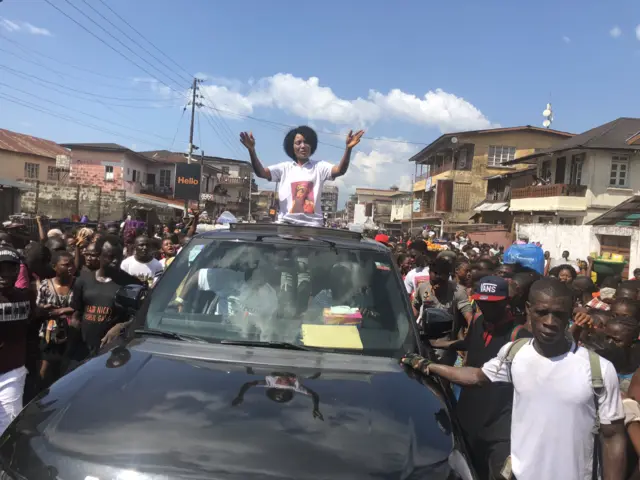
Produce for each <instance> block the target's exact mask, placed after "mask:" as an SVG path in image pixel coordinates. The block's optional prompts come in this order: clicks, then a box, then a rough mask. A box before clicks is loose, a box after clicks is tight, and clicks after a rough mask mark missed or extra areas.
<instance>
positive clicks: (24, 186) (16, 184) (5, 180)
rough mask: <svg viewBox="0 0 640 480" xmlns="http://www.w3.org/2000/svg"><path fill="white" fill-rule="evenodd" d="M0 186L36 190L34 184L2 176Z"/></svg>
mask: <svg viewBox="0 0 640 480" xmlns="http://www.w3.org/2000/svg"><path fill="white" fill-rule="evenodd" d="M0 187H14V188H18V189H20V190H34V189H35V187H34V186H33V185H29V184H28V183H22V182H18V181H16V180H12V179H10V178H0Z"/></svg>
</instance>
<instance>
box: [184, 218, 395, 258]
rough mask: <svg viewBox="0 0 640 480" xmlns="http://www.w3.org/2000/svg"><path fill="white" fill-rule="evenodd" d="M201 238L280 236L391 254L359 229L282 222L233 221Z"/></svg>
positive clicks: (231, 238) (205, 233) (244, 238)
mask: <svg viewBox="0 0 640 480" xmlns="http://www.w3.org/2000/svg"><path fill="white" fill-rule="evenodd" d="M197 237H198V238H211V239H216V240H248V241H250V240H255V239H256V237H262V238H264V237H279V238H283V239H286V238H287V237H292V239H294V240H295V239H300V238H304V239H309V240H319V241H323V242H331V243H333V244H334V245H336V246H339V247H344V248H357V249H360V250H374V251H378V252H386V253H391V252H390V251H389V249H388V248H387V247H385V246H384V245H383V244H381V243H380V242H376V241H375V240H372V239H370V238H364V237H363V236H362V234H361V233H359V232H352V231H349V230H338V229H335V228H324V227H309V226H299V225H287V224H281V223H232V224H230V225H229V229H228V230H226V229H224V230H222V229H221V230H212V231H209V232H203V233H199V234H198V235H197Z"/></svg>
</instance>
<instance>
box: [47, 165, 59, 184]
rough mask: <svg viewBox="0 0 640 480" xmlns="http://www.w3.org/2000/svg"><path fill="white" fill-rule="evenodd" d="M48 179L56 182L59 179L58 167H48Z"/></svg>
mask: <svg viewBox="0 0 640 480" xmlns="http://www.w3.org/2000/svg"><path fill="white" fill-rule="evenodd" d="M47 180H49V181H54V182H55V181H56V180H58V170H56V167H52V166H48V167H47Z"/></svg>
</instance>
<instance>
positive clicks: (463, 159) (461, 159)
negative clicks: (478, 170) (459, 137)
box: [458, 148, 467, 170]
mask: <svg viewBox="0 0 640 480" xmlns="http://www.w3.org/2000/svg"><path fill="white" fill-rule="evenodd" d="M465 168H467V149H466V148H461V149H460V150H459V151H458V169H460V170H464V169H465Z"/></svg>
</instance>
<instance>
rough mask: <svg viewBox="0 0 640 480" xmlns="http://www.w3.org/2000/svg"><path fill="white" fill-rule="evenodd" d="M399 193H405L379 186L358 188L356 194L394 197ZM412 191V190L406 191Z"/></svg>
mask: <svg viewBox="0 0 640 480" xmlns="http://www.w3.org/2000/svg"><path fill="white" fill-rule="evenodd" d="M398 193H403V192H401V191H400V190H383V189H378V188H356V195H377V196H380V197H393V196H394V195H397V194H398ZM406 193H411V192H406Z"/></svg>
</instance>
